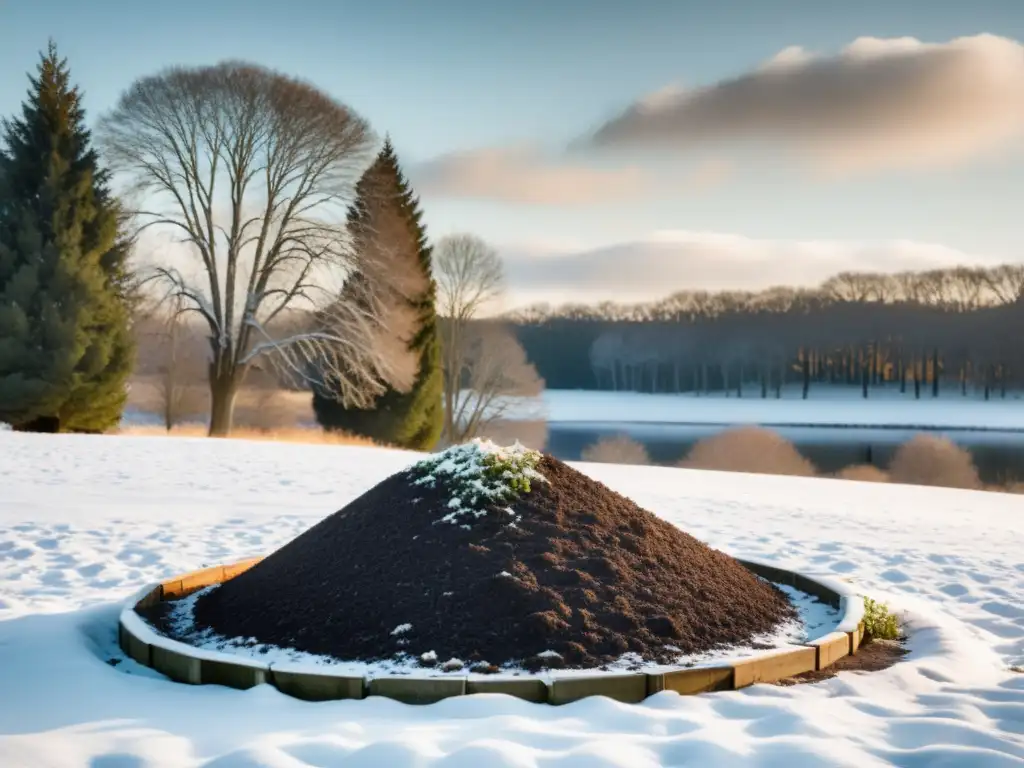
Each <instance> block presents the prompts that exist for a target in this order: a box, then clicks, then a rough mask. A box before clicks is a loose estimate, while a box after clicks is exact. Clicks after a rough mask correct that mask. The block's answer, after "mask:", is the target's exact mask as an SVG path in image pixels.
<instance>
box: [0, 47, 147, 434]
mask: <svg viewBox="0 0 1024 768" xmlns="http://www.w3.org/2000/svg"><path fill="white" fill-rule="evenodd" d="M29 79H30V82H31V87H30V88H29V93H28V98H27V100H26V101H25V102H24V103H23V104H22V109H21V115H20V116H19V117H18V118H16V119H14V120H9V121H4V123H3V131H2V134H0V140H2V141H0V421H6V422H9V423H11V424H12V425H14V426H15V428H20V429H29V430H31V429H46V430H47V431H51V430H52V429H53V428H54V425H58V426H59V428H60V429H61V430H62V431H89V432H93V431H97V432H98V431H103V430H105V429H108V428H110V427H112V426H115V425H116V424H117V423H118V421H119V420H120V418H121V413H122V411H123V408H124V402H125V399H126V395H127V390H126V382H127V378H128V375H129V373H130V371H131V366H132V362H133V346H132V341H131V335H130V328H129V315H128V309H127V304H126V301H125V294H124V290H123V286H124V285H126V272H127V269H126V265H125V258H126V253H125V251H124V250H123V249H124V247H125V246H126V245H127V243H128V240H127V239H126V238H125V237H123V236H122V235H121V233H119V222H120V221H121V215H120V211H119V209H118V207H117V204H116V201H115V200H114V199H113V197H112V195H111V194H110V192H109V189H108V188H107V181H106V178H105V176H104V174H103V173H102V171H101V170H100V169H99V164H98V161H97V157H96V154H95V152H94V151H93V150H92V149H91V147H90V136H89V132H88V130H86V128H85V115H84V111H83V109H82V105H81V94H80V92H79V90H78V89H77V88H76V87H74V86H72V85H71V80H70V73H69V71H68V67H67V63H66V61H64V60H63V59H61V58H60V57H59V56H58V55H57V51H56V47H55V46H54V45H53V44H52V43H51V44H50V47H49V49H48V51H47V52H46V54H44V55H43V56H42V60H41V62H40V64H39V67H38V70H37V73H36V76H35V77H30V78H29ZM42 424H45V425H46V426H45V427H41V426H40V425H42Z"/></svg>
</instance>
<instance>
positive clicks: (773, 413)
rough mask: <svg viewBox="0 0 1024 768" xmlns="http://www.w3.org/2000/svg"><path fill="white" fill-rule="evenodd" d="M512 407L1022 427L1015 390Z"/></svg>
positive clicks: (595, 417) (620, 414)
mask: <svg viewBox="0 0 1024 768" xmlns="http://www.w3.org/2000/svg"><path fill="white" fill-rule="evenodd" d="M516 405H517V407H515V408H513V409H512V412H513V413H515V414H516V415H517V416H518V417H519V418H535V417H536V414H537V413H538V412H543V413H545V414H546V418H547V420H548V421H550V422H614V421H619V422H634V423H637V422H647V423H654V422H657V423H675V424H717V425H722V424H725V425H733V424H761V425H764V426H836V427H842V426H848V427H902V428H908V429H925V428H928V429H972V428H973V429H1006V430H1011V429H1012V430H1024V400H1021V399H1020V393H1017V392H1014V393H1007V395H1006V399H1005V400H1003V399H1001V398H1000V397H999V393H998V392H996V393H994V395H993V397H992V399H991V400H988V401H986V400H984V399H983V398H982V397H981V396H980V395H978V394H977V393H969V394H968V396H967V397H963V396H961V395H960V393H959V391H955V392H954V391H949V392H945V393H940V396H939V397H938V398H932V396H931V391H930V390H929V391H927V392H925V391H922V393H921V399H920V400H915V399H914V395H913V392H912V391H908V392H907V393H906V394H902V395H901V394H900V392H899V389H898V388H897V387H893V388H891V389H884V390H877V391H876V390H872V391H871V396H870V398H869V399H867V400H865V399H864V398H863V397H862V396H861V391H860V389H859V388H858V387H827V386H818V387H815V386H813V385H812V386H811V389H810V393H809V396H808V399H807V400H804V399H802V398H801V393H800V388H799V387H797V388H792V387H790V388H787V389H785V390H783V392H782V397H781V398H780V399H778V400H776V399H775V398H774V395H773V393H769V396H768V398H767V399H762V398H761V390H760V388H757V389H756V390H754V389H748V390H747V391H746V392H745V393H744V396H743V397H742V398H737V397H736V395H735V393H732V394H731V396H730V397H726V396H725V394H724V393H715V394H712V395H710V396H705V395H701V396H699V397H698V396H695V395H693V394H683V395H651V394H641V393H636V392H588V391H582V390H566V389H549V390H547V391H546V392H545V393H544V397H543V405H542V406H540V407H538V405H537V404H536V403H532V402H523V403H521V404H516Z"/></svg>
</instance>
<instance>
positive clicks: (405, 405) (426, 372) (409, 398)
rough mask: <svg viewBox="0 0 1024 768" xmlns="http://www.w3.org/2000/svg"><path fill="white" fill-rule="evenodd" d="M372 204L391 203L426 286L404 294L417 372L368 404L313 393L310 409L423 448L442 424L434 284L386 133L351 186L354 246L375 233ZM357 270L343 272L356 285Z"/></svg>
mask: <svg viewBox="0 0 1024 768" xmlns="http://www.w3.org/2000/svg"><path fill="white" fill-rule="evenodd" d="M376 206H394V210H395V211H397V212H398V213H399V214H400V218H401V220H402V221H403V222H404V225H405V226H406V227H407V228H408V233H407V234H408V236H407V238H404V240H405V242H406V243H407V248H408V250H409V253H408V255H407V256H406V257H404V258H402V259H401V260H400V263H402V264H404V265H407V266H406V268H408V269H410V270H418V272H419V275H420V276H421V277H422V278H423V281H422V284H424V285H426V288H425V289H424V290H422V292H420V293H419V295H417V296H415V297H411V298H410V299H408V301H409V303H410V304H411V306H412V309H414V310H415V313H416V318H417V322H416V330H415V333H414V334H413V335H412V337H411V338H410V340H409V342H408V344H409V349H410V350H411V351H413V352H415V353H416V354H417V356H418V358H419V372H418V374H417V377H416V381H415V383H414V384H413V386H412V389H411V390H410V391H409V392H399V391H397V390H395V389H388V390H387V391H386V392H385V393H384V394H383V395H381V396H380V397H378V399H377V401H376V402H375V403H374V405H373V406H372V407H371V408H366V409H362V408H345V407H344V406H343V405H342V404H341V403H339V402H338V401H337V400H336V399H335V398H331V397H329V396H323V395H321V394H319V393H314V396H313V409H314V411H315V413H316V417H317V421H318V422H319V423H320V424H321V426H323V427H324V428H325V429H329V430H341V431H346V432H351V433H353V434H357V435H363V436H366V437H370V438H372V439H374V440H378V441H380V442H383V443H387V444H390V445H397V446H401V447H404V448H409V449H412V450H429V449H431V448H433V447H434V445H435V444H436V443H437V440H438V438H439V437H440V434H441V428H442V425H443V409H442V395H443V390H444V380H443V378H442V372H441V351H440V341H439V337H438V328H437V322H438V321H437V315H436V312H435V300H436V286H435V284H434V280H433V275H432V269H431V249H430V245H429V243H428V242H427V236H426V228H425V226H424V224H423V213H422V211H421V210H420V207H419V200H418V198H417V197H416V195H415V194H414V192H413V190H412V188H411V187H410V186H409V183H408V181H407V180H406V178H405V176H404V174H403V173H402V170H401V167H400V165H399V162H398V158H397V156H396V155H395V150H394V147H393V146H392V144H391V140H390V138H389V139H387V140H386V141H385V142H384V147H383V148H382V149H381V151H380V153H379V154H378V156H377V158H376V160H375V161H374V163H373V164H372V165H371V166H370V168H369V169H367V171H366V173H365V174H363V177H362V178H361V179H360V181H359V183H358V185H357V187H356V199H355V201H354V203H353V205H352V206H351V208H350V209H349V214H348V229H349V232H350V234H351V236H352V238H353V241H354V247H356V248H368V247H372V246H373V243H372V239H373V238H377V237H380V236H381V233H379V232H378V231H377V230H376V229H375V228H374V226H373V224H372V222H373V221H374V220H375V218H379V217H375V213H377V211H376V210H375V207H376ZM358 281H359V276H358V275H354V276H352V277H350V278H349V285H350V286H356V285H358Z"/></svg>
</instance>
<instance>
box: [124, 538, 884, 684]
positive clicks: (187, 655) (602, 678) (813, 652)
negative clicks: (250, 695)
mask: <svg viewBox="0 0 1024 768" xmlns="http://www.w3.org/2000/svg"><path fill="white" fill-rule="evenodd" d="M260 560H261V558H252V559H250V560H243V561H241V562H238V563H234V564H232V565H224V566H216V567H214V568H204V569H202V570H199V571H193V572H191V573H186V574H183V575H181V576H176V577H174V578H173V579H168V580H167V581H164V582H161V583H159V584H153V585H150V586H149V587H147V588H146V589H144V590H142V591H141V592H140V593H139V594H137V595H136V596H135V597H134V598H132V600H131V601H130V602H129V603H128V604H127V605H126V606H125V608H124V609H123V610H122V611H121V616H120V620H119V623H118V641H119V643H120V646H121V649H122V650H123V651H124V652H125V654H126V655H127V656H129V657H130V658H132V659H134V660H135V661H137V662H138V663H139V664H142V665H144V666H146V667H150V668H152V669H155V670H157V671H158V672H160V673H162V674H164V675H166V676H167V677H169V678H170V679H171V680H174V681H176V682H179V683H189V684H192V685H224V686H228V687H230V688H238V689H243V690H244V689H248V688H252V687H254V686H257V685H262V684H263V683H269V684H270V685H272V686H274V687H275V688H277V689H278V690H279V691H281V692H282V693H284V694H287V695H288V696H292V697H294V698H297V699H303V700H306V701H332V700H337V699H362V698H365V697H366V696H384V697H387V698H390V699H396V700H397V701H402V702H405V703H408V704H430V703H433V702H436V701H440V700H441V699H446V698H449V697H452V696H463V695H467V694H474V693H503V694H506V695H508V696H515V697H517V698H520V699H525V700H526V701H532V702H538V703H547V704H567V703H569V702H572V701H578V700H579V699H584V698H587V697H588V696H607V697H608V698H610V699H615V700H616V701H621V702H626V703H635V702H639V701H643V700H644V699H645V698H647V697H648V696H652V695H654V694H656V693H660V692H661V691H676V692H677V693H680V694H695V693H707V692H711V691H733V690H738V689H740V688H745V687H747V686H748V685H753V684H755V683H771V682H775V681H777V680H781V679H783V678H787V677H792V676H794V675H799V674H801V673H804V672H814V671H816V670H820V669H825V668H826V667H828V666H831V665H832V664H833V663H835V662H836V660H838V659H841V658H842V657H843V656H847V655H849V654H854V653H856V652H857V649H858V648H859V647H860V643H861V638H862V637H863V634H864V623H863V616H864V605H863V602H862V600H861V599H860V598H859V597H858V596H857V595H856V594H855V593H854V592H853V590H852V589H851V588H850V587H849V585H847V584H845V583H844V582H842V581H838V580H836V579H833V578H831V577H828V576H817V575H814V576H812V575H808V574H801V573H796V572H794V571H788V570H785V569H783V568H779V567H778V566H776V565H771V564H769V563H765V562H760V561H753V560H740V561H739V562H740V563H742V564H743V565H744V566H745V567H746V568H747V569H748V570H750V571H751V572H753V573H755V574H756V575H758V576H761V577H762V578H764V579H767V580H768V581H771V582H773V583H776V584H785V585H789V586H792V587H794V588H795V589H798V590H800V591H801V592H805V593H807V594H811V595H814V596H816V597H817V598H818V599H820V600H822V601H823V602H826V603H829V604H830V605H832V606H834V607H836V608H837V609H839V613H840V621H839V624H838V625H837V626H836V627H835V628H834V630H833V631H831V632H829V633H828V634H826V635H823V636H822V637H818V638H816V639H814V640H811V641H808V642H807V643H805V644H803V645H798V646H793V647H790V648H783V649H780V650H771V651H764V652H762V653H757V654H754V655H752V656H749V657H746V658H742V659H735V660H732V661H728V662H721V663H720V664H715V665H712V666H706V667H688V668H679V669H676V670H671V671H668V672H626V673H615V674H613V673H605V674H599V675H571V676H564V677H559V676H558V675H557V673H556V675H555V677H554V678H553V679H552V680H550V681H546V680H544V679H541V678H539V677H531V676H517V677H502V676H501V675H495V676H493V677H490V676H488V677H472V678H470V677H460V676H447V675H446V676H444V677H416V676H413V675H391V676H388V677H377V678H364V677H360V676H358V675H338V674H335V673H332V672H331V671H330V670H329V668H324V669H322V670H321V669H315V668H311V667H310V666H308V665H307V666H303V665H290V664H278V663H273V662H271V663H263V662H260V661H258V660H256V659H246V658H244V657H241V656H236V655H233V654H228V653H221V652H219V651H208V650H206V649H203V648H196V647H194V646H191V645H188V644H186V643H181V642H178V641H177V640H172V639H170V638H168V637H165V636H163V635H161V634H159V633H158V632H157V631H156V630H154V629H153V628H152V627H150V626H149V624H147V623H146V622H145V621H143V619H142V617H141V616H139V614H138V613H136V611H135V609H136V608H147V607H151V606H153V605H156V604H157V603H160V602H163V601H165V600H177V599H180V598H182V597H186V596H187V595H190V594H192V593H193V592H196V591H198V590H200V589H203V588H204V587H208V586H212V585H214V584H220V583H222V582H224V581H227V580H229V579H232V578H234V577H235V576H237V575H238V574H240V573H243V572H244V571H246V570H248V569H249V568H251V567H252V566H254V565H255V564H256V563H258V562H259V561H260Z"/></svg>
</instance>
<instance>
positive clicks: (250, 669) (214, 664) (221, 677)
mask: <svg viewBox="0 0 1024 768" xmlns="http://www.w3.org/2000/svg"><path fill="white" fill-rule="evenodd" d="M240 661H241V660H240ZM269 671H270V669H269V667H261V666H259V665H256V664H244V663H243V664H233V663H231V662H229V661H214V660H213V659H200V661H199V679H200V680H202V682H203V685H223V686H226V687H228V688H237V689H238V690H240V691H246V690H248V689H250V688H255V687H256V686H257V685H263V683H265V682H267V674H268V673H269Z"/></svg>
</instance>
